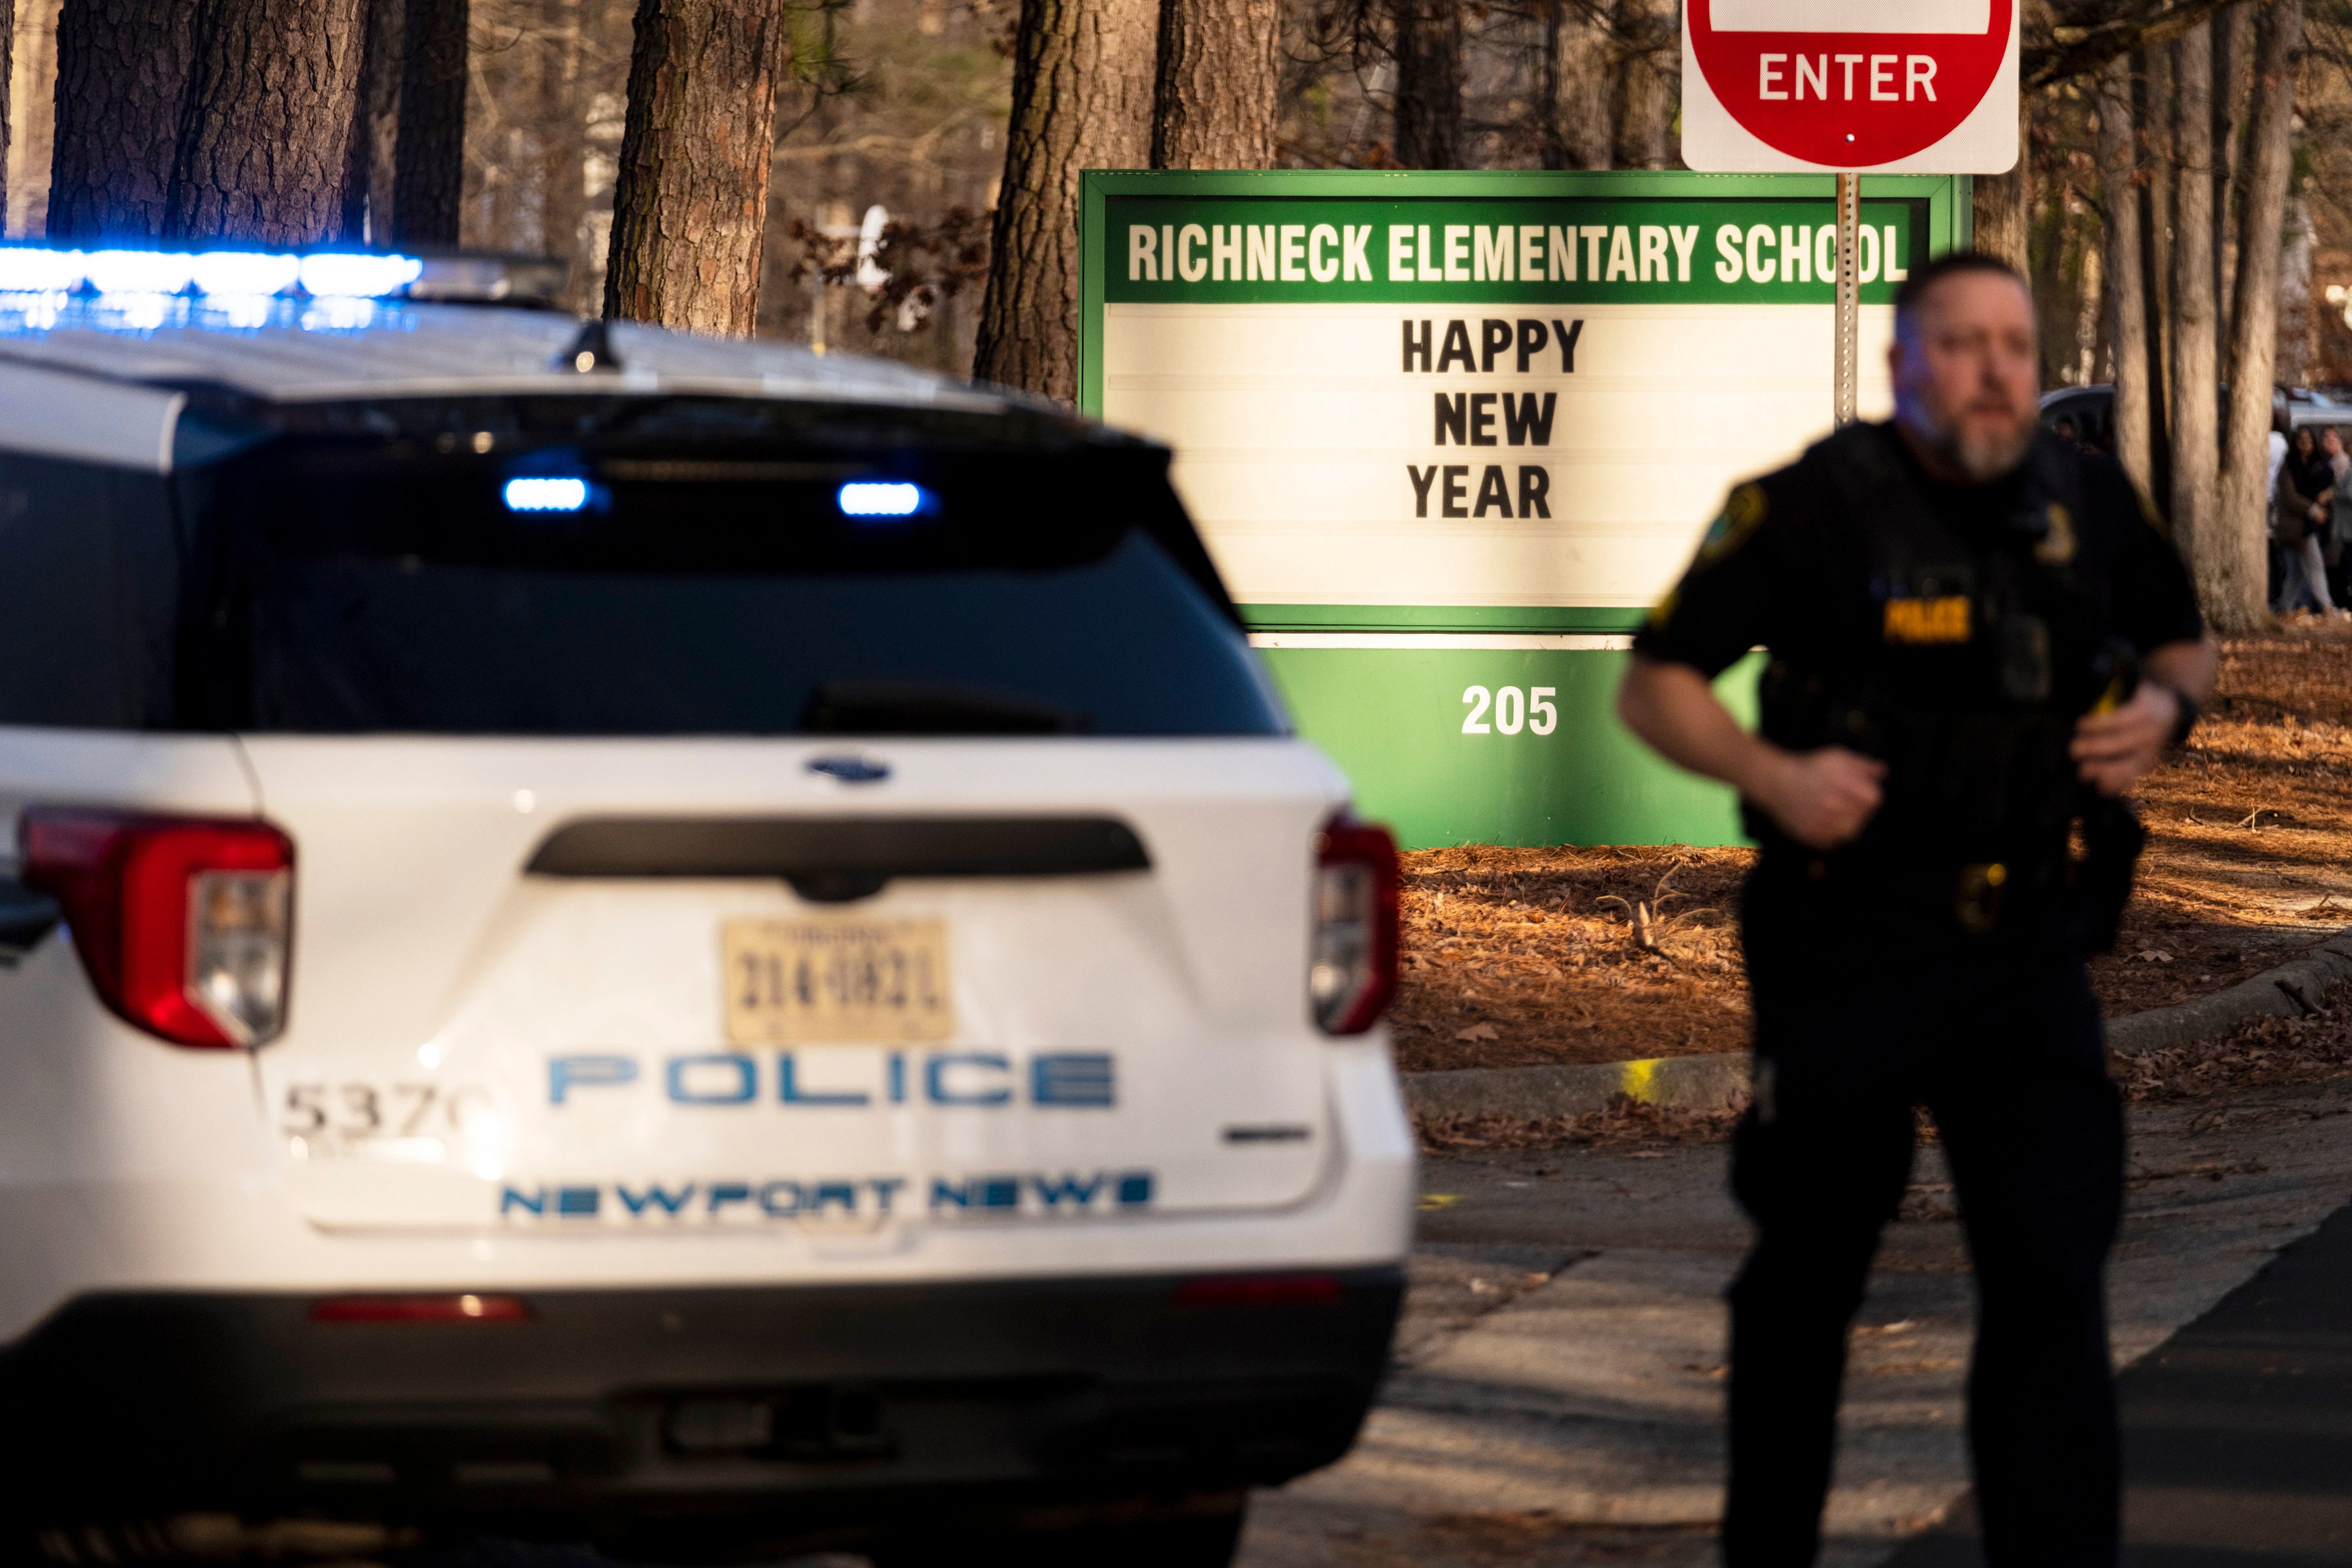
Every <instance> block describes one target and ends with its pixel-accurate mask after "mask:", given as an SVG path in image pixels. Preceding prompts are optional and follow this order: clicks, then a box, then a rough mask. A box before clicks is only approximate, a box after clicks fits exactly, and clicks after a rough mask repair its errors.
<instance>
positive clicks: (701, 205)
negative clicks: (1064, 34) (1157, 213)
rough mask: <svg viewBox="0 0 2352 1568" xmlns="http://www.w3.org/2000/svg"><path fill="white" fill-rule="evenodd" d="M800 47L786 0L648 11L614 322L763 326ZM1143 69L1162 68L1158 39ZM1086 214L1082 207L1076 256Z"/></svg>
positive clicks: (633, 89)
mask: <svg viewBox="0 0 2352 1568" xmlns="http://www.w3.org/2000/svg"><path fill="white" fill-rule="evenodd" d="M1155 20H1156V18H1155ZM790 47H791V46H790V44H789V42H788V40H787V36H786V34H785V31H784V3H783V0H638V5H637V21H636V43H635V47H634V48H633V49H632V50H631V51H630V55H629V118H628V125H627V129H626V130H625V131H624V132H623V133H622V136H621V158H620V172H619V176H618V178H617V180H616V182H615V184H614V190H613V249H612V258H611V261H610V262H609V263H608V264H607V266H606V268H605V272H604V314H605V315H606V316H609V317H616V318H619V319H622V320H626V321H656V322H659V323H660V324H661V325H663V326H666V327H677V328H681V329H683V330H685V331H696V332H719V333H725V334H727V335H730V336H733V337H749V336H750V335H751V332H752V331H753V329H755V328H756V327H757V326H758V325H759V321H760V256H761V238H762V236H763V232H764V230H765V229H766V227H767V221H768V177H769V167H768V165H769V159H770V154H771V153H772V150H773V142H774V136H775V126H776V87H777V83H778V80H779V79H780V78H781V76H782V72H783V70H784V68H785V66H786V64H787V63H788V61H789V59H790V52H789V51H790ZM1140 58H1142V59H1143V60H1144V61H1146V62H1148V61H1149V60H1150V58H1151V56H1150V35H1149V34H1146V35H1145V44H1144V49H1143V53H1142V55H1141V57H1140ZM1144 69H1146V70H1148V69H1149V65H1148V64H1147V65H1146V66H1144ZM1146 90H1147V92H1148V91H1149V86H1148V83H1147V88H1146ZM1136 119H1137V123H1138V125H1139V127H1140V126H1141V125H1142V124H1143V123H1144V118H1143V115H1142V114H1141V113H1140V112H1139V113H1138V115H1137V117H1136ZM1135 162H1136V163H1139V162H1141V160H1140V159H1137V160H1136V161H1135ZM1128 166H1129V167H1130V168H1132V167H1133V166H1134V163H1129V165H1128ZM1073 177H1074V178H1075V175H1074V176H1073ZM1071 216H1072V219H1073V226H1074V232H1073V235H1072V238H1071V243H1072V245H1073V246H1075V245H1076V234H1075V219H1076V207H1075V205H1074V206H1073V207H1072V209H1071Z"/></svg>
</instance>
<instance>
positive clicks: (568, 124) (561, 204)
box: [538, 0, 588, 310]
mask: <svg viewBox="0 0 2352 1568" xmlns="http://www.w3.org/2000/svg"><path fill="white" fill-rule="evenodd" d="M540 11H541V16H540V25H541V28H542V29H543V30H544V32H545V34H546V43H545V45H544V47H542V48H541V51H540V78H539V103H538V110H539V115H538V119H539V125H538V132H539V191H540V226H539V227H540V244H541V246H543V247H545V248H546V251H547V254H549V255H550V256H560V257H562V258H563V259H564V260H565V261H566V262H568V263H570V264H571V269H570V271H569V272H568V273H567V274H566V277H565V280H564V285H563V300H564V302H565V303H566V304H568V305H570V306H571V307H572V309H574V310H577V309H579V308H580V306H581V305H582V304H583V302H584V301H585V300H586V294H585V291H584V285H583V280H584V279H585V277H586V274H587V270H588V268H587V258H586V256H585V254H584V251H583V245H582V230H583V228H584V227H585V226H586V222H587V216H588V180H587V168H586V164H587V152H588V148H587V131H588V123H587V110H586V106H585V105H584V104H583V103H582V101H581V98H580V47H581V36H580V0H540Z"/></svg>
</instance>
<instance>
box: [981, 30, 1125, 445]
mask: <svg viewBox="0 0 2352 1568" xmlns="http://www.w3.org/2000/svg"><path fill="white" fill-rule="evenodd" d="M1159 35H1160V8H1159V5H1157V4H1156V3H1155V0H1022V5H1021V18H1020V23H1019V26H1018V28H1017V30H1016V32H1015V34H1014V37H1013V114H1012V119H1011V121H1010V122H1009V123H1008V124H1007V126H1006V129H1005V141H1004V179H1003V185H1002V187H1001V191H1000V194H999V195H998V197H997V203H996V218H995V222H994V225H993V227H992V232H991V251H990V255H989V261H988V289H987V292H986V293H985V294H984V295H983V296H982V300H981V310H980V337H979V342H978V344H977V346H976V348H975V350H974V353H973V359H972V374H974V375H976V376H978V377H979V378H980V379H981V380H983V381H993V382H999V383H1002V384H1004V385H1007V386H1017V387H1021V388H1024V390H1027V391H1030V392H1035V393H1042V394H1044V395H1045V396H1048V397H1056V398H1060V399H1061V400H1063V401H1064V402H1069V401H1072V400H1074V399H1075V398H1076V395H1077V388H1078V360H1077V331H1078V175H1079V173H1080V171H1082V170H1086V169H1135V168H1140V167H1141V166H1142V165H1143V164H1144V163H1145V162H1146V161H1147V160H1148V159H1149V158H1150V154H1151V101H1152V95H1153V91H1154V88H1155V84H1156V80H1157V75H1158V73H1157V70H1156V68H1155V66H1154V63H1153V62H1154V53H1153V52H1154V49H1155V48H1156V47H1157V45H1158V42H1159Z"/></svg>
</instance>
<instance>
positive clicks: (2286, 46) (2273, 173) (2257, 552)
mask: <svg viewBox="0 0 2352 1568" xmlns="http://www.w3.org/2000/svg"><path fill="white" fill-rule="evenodd" d="M2302 54H2303V0H2271V3H2270V4H2269V5H2266V6H2264V7H2263V13H2262V18H2261V25H2260V26H2258V27H2257V28H2256V29H2255V41H2254V49H2253V55H2254V69H2253V92H2252V101H2251V105H2250V107H2251V110H2252V112H2251V113H2250V115H2249V116H2248V125H2247V130H2246V153H2247V157H2246V163H2245V175H2244V184H2243V187H2242V189H2241V190H2240V191H2239V193H2238V276H2237V280H2236V282H2237V287H2236V289H2235V294H2236V299H2235V300H2234V301H2233V302H2232V307H2231V312H2230V323H2231V331H2230V428H2229V445H2228V448H2227V450H2226V451H2225V452H2224V454H2223V458H2222V464H2221V522H2222V527H2221V530H2220V531H2221V533H2222V534H2223V535H2224V536H2225V537H2226V538H2227V540H2228V542H2229V546H2230V548H2229V550H2228V552H2227V556H2226V561H2227V563H2228V564H2229V566H2230V567H2231V571H2230V572H2229V573H2228V574H2227V575H2226V576H2225V577H2224V578H2223V579H2222V581H2221V582H2220V583H2218V584H2214V585H2212V586H2210V587H2209V586H2208V584H2206V583H2205V581H2204V579H2203V577H2202V576H2201V575H2200V578H2199V581H2198V584H2197V585H2198V590H2199V596H2200V598H2201V599H2202V600H2203V602H2204V605H2205V614H2206V616H2207V617H2208V618H2210V620H2211V621H2212V623H2213V625H2214V626H2215V628H2216V629H2218V630H2221V631H2223V632H2245V631H2252V630H2254V629H2255V628H2257V627H2259V626H2261V625H2262V624H2263V621H2264V620H2265V619H2266V618H2267V613H2268V611H2269V608H2270V606H2269V605H2268V604H2267V602H2266V600H2267V597H2268V590H2269V586H2270V560H2269V533H2270V530H2269V521H2270V496H2269V494H2268V492H2267V491H2266V489H2265V488H2264V487H2265V486H2266V484H2267V482H2268V480H2269V477H2270V430H2271V384H2272V381H2273V374H2272V360H2273V353H2274V352H2275V349H2276V345H2277V342H2278V318H2277V314H2276V311H2277V309H2278V269H2279V238H2280V230H2281V228H2282V226H2284V222H2285V218H2286V193H2287V179H2288V175H2289V174H2290V173H2291V172H2292V163H2293V160H2294V100H2295V89H2296V85H2297V84H2296V78H2297V77H2298V75H2299V74H2300V64H2299V62H2300V60H2301V58H2302Z"/></svg>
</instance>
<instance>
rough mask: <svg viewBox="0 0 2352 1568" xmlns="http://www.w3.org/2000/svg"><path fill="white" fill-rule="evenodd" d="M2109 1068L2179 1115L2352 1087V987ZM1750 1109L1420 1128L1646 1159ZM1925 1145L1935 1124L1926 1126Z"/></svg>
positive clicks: (1451, 1149)
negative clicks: (2246, 1100) (2213, 1103)
mask: <svg viewBox="0 0 2352 1568" xmlns="http://www.w3.org/2000/svg"><path fill="white" fill-rule="evenodd" d="M2107 1065H2108V1068H2109V1069H2110V1070H2111V1071H2113V1072H2114V1074H2115V1077H2116V1083H2118V1084H2119V1085H2121V1086H2122V1088H2123V1091H2124V1098H2125V1099H2126V1100H2128V1101H2130V1102H2131V1103H2132V1104H2134V1105H2171V1104H2178V1103H2179V1102H2181V1101H2184V1100H2207V1099H2212V1098H2216V1097H2219V1096H2221V1095H2224V1094H2229V1093H2232V1092H2235V1091H2237V1090H2240V1089H2267V1088H2275V1087H2282V1086H2287V1085H2294V1084H2304V1083H2325V1082H2327V1081H2329V1080H2331V1079H2339V1078H2345V1077H2352V984H2338V985H2336V986H2334V987H2332V988H2330V990H2329V991H2328V993H2327V997H2326V1001H2325V1002H2324V1003H2323V1004H2322V1005H2320V1007H2319V1009H2318V1011H2316V1012H2315V1013H2312V1014H2310V1015H2308V1016H2305V1017H2301V1018H2258V1019H2256V1020H2255V1021H2254V1022H2252V1023H2251V1024H2248V1025H2246V1026H2244V1027H2242V1028H2241V1029H2239V1030H2238V1031H2237V1032H2236V1033H2235V1034H2232V1035H2229V1036H2226V1037H2221V1038H2218V1039H2211V1040H2200V1041H2197V1042H2195V1043H2193V1044H2190V1045H2186V1046H2181V1047H2176V1048H2175V1049H2172V1050H2168V1051H2148V1052H2145V1053H2143V1054H2141V1055H2138V1056H2131V1057H2124V1056H2112V1055H2111V1056H2110V1057H2109V1058H2107ZM1745 1110H1746V1107H1745V1106H1744V1105H1740V1106H1734V1107H1731V1108H1730V1109H1727V1110H1675V1109H1672V1108H1664V1109H1662V1108H1660V1107H1657V1106H1650V1105H1636V1104H1633V1103H1632V1102H1631V1101H1627V1102H1624V1103H1622V1104H1619V1105H1616V1106H1613V1107H1612V1108H1611V1109H1609V1110H1596V1111H1593V1112H1591V1113H1590V1114H1588V1115H1584V1116H1549V1117H1539V1118H1535V1119H1527V1118H1521V1117H1511V1116H1433V1117H1421V1118H1417V1119H1416V1126H1417V1128H1418V1130H1419V1131H1420V1133H1421V1146H1422V1148H1423V1149H1424V1150H1425V1151H1427V1152H1430V1153H1432V1154H1465V1153H1475V1152H1483V1151H1488V1150H1503V1149H1605V1150H1611V1151H1614V1152H1630V1153H1631V1154H1632V1155H1633V1158H1635V1159H1640V1158H1642V1157H1643V1154H1644V1153H1645V1152H1647V1151H1650V1150H1663V1149H1666V1148H1670V1147H1672V1146H1674V1145H1675V1144H1678V1143H1696V1142H1717V1141H1718V1140H1720V1139H1723V1138H1727V1137H1729V1136H1730V1135H1731V1130H1732V1129H1733V1128H1734V1127H1736V1126H1738V1122H1739V1118H1740V1116H1741V1114H1742V1113H1743V1112H1744V1111H1745ZM1920 1134H1921V1137H1922V1139H1923V1140H1932V1139H1933V1138H1934V1136H1935V1124H1934V1123H1933V1122H1932V1121H1927V1118H1926V1116H1925V1114H1924V1113H1922V1115H1921V1118H1920Z"/></svg>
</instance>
